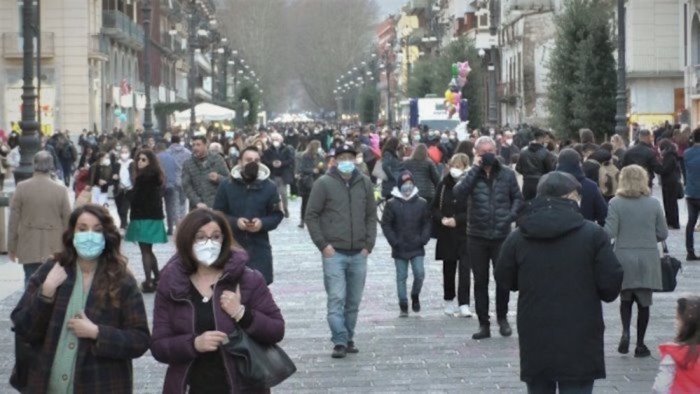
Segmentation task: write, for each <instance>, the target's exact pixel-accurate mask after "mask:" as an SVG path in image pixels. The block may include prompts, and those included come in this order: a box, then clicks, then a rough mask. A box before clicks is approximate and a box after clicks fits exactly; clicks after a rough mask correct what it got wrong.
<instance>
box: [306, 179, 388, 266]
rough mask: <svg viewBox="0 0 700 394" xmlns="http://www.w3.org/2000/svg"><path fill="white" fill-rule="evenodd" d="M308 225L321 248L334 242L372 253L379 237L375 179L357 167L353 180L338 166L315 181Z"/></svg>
mask: <svg viewBox="0 0 700 394" xmlns="http://www.w3.org/2000/svg"><path fill="white" fill-rule="evenodd" d="M304 221H305V222H306V226H307V227H308V229H309V235H310V236H311V240H312V241H313V243H314V244H315V245H316V247H317V248H318V249H319V250H321V251H322V250H323V249H324V248H325V247H326V246H328V245H332V246H333V248H334V249H336V250H341V251H347V252H352V253H354V252H360V251H361V250H362V249H366V250H367V251H368V252H371V251H372V249H374V243H375V242H376V238H377V203H376V201H375V198H374V185H373V184H372V181H371V180H370V179H369V178H368V177H366V176H364V175H362V174H360V173H359V172H358V171H357V170H355V171H354V172H353V174H352V176H351V177H350V179H349V180H345V179H343V177H342V176H341V175H340V172H339V171H338V169H337V168H331V169H330V170H329V171H328V173H327V174H326V175H323V176H322V177H320V178H319V179H318V180H316V182H314V186H313V188H311V194H310V195H309V202H308V205H307V206H306V217H305V220H304Z"/></svg>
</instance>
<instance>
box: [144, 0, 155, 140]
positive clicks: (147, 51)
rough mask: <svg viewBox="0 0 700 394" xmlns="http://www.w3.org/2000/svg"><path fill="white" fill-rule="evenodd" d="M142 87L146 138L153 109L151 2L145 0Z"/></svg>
mask: <svg viewBox="0 0 700 394" xmlns="http://www.w3.org/2000/svg"><path fill="white" fill-rule="evenodd" d="M141 12H142V13H143V31H144V33H145V34H144V35H143V36H144V39H143V85H144V89H145V91H146V107H145V108H144V110H143V131H144V134H145V135H146V138H148V137H151V136H152V134H153V107H152V106H151V58H150V56H151V0H145V1H144V2H143V7H141Z"/></svg>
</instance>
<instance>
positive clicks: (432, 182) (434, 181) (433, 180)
mask: <svg viewBox="0 0 700 394" xmlns="http://www.w3.org/2000/svg"><path fill="white" fill-rule="evenodd" d="M403 170H407V171H410V172H411V174H412V175H413V183H414V184H415V185H416V187H417V188H418V195H420V196H421V197H422V198H423V199H425V201H427V202H428V203H430V204H432V202H433V198H434V197H435V187H436V186H437V185H438V183H440V174H438V170H437V167H435V163H433V162H432V161H430V160H415V159H409V160H406V161H404V162H403V163H401V167H400V170H399V173H400V172H401V171H403Z"/></svg>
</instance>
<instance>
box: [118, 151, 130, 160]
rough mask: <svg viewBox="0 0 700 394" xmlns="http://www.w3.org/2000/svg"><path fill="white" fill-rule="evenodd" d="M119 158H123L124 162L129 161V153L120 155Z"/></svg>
mask: <svg viewBox="0 0 700 394" xmlns="http://www.w3.org/2000/svg"><path fill="white" fill-rule="evenodd" d="M119 157H121V158H122V160H124V161H127V160H129V154H128V153H122V154H120V155H119Z"/></svg>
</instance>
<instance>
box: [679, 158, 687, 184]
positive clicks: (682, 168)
mask: <svg viewBox="0 0 700 394" xmlns="http://www.w3.org/2000/svg"><path fill="white" fill-rule="evenodd" d="M678 165H680V167H681V177H682V178H683V185H684V186H685V159H684V158H683V156H681V157H679V158H678Z"/></svg>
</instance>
